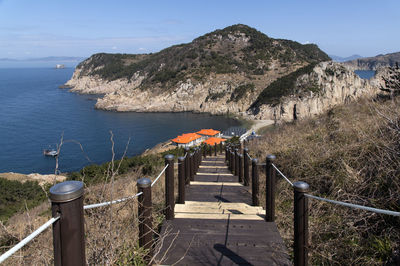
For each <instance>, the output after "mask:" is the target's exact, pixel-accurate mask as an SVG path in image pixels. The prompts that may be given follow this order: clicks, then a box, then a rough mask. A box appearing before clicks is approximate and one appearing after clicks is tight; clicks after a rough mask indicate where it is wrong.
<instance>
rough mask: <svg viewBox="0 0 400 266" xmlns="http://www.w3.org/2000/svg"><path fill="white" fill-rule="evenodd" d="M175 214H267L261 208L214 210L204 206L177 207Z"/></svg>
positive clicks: (215, 208) (216, 208) (217, 208)
mask: <svg viewBox="0 0 400 266" xmlns="http://www.w3.org/2000/svg"><path fill="white" fill-rule="evenodd" d="M175 213H197V214H200V213H203V214H206V213H208V214H211V213H221V214H224V213H233V214H241V215H244V214H265V211H264V210H262V209H259V208H256V207H254V208H222V207H221V208H219V207H218V206H215V207H214V208H210V207H203V206H185V205H180V206H175Z"/></svg>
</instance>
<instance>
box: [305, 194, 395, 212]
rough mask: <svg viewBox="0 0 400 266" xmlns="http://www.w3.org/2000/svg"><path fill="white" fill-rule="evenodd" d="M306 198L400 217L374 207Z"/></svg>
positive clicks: (319, 198)
mask: <svg viewBox="0 0 400 266" xmlns="http://www.w3.org/2000/svg"><path fill="white" fill-rule="evenodd" d="M304 196H306V197H308V198H311V199H316V200H321V201H325V202H329V203H333V204H337V205H342V206H345V207H349V208H354V209H360V210H365V211H370V212H375V213H380V214H387V215H393V216H400V212H394V211H389V210H383V209H377V208H373V207H368V206H363V205H358V204H352V203H347V202H343V201H337V200H330V199H326V198H321V197H317V196H314V195H310V194H304Z"/></svg>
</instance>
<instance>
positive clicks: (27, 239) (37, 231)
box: [0, 216, 60, 263]
mask: <svg viewBox="0 0 400 266" xmlns="http://www.w3.org/2000/svg"><path fill="white" fill-rule="evenodd" d="M58 219H60V216H58V217H53V218H51V219H50V220H48V221H47V222H46V223H45V224H43V225H42V226H40V227H39V228H38V229H36V231H34V232H33V233H32V234H30V235H29V236H27V237H25V238H24V239H23V240H22V241H21V242H19V243H18V244H16V245H15V246H14V247H13V248H11V249H10V250H8V251H7V252H6V253H4V254H3V255H1V256H0V263H2V262H3V261H5V260H6V259H8V258H9V257H10V256H11V255H12V254H14V253H15V252H17V251H18V250H19V249H21V248H22V247H23V246H25V245H26V244H28V243H29V242H30V241H31V240H32V239H34V238H35V237H36V236H37V235H39V234H40V233H41V232H43V231H44V230H46V229H47V228H48V227H49V226H50V225H52V224H53V223H55V222H56V221H57V220H58Z"/></svg>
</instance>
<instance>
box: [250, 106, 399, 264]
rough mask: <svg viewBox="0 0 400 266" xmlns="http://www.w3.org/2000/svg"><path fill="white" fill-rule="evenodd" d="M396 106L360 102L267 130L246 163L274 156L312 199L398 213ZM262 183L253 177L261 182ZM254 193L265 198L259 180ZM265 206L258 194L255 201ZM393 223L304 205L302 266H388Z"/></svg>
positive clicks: (284, 196)
mask: <svg viewBox="0 0 400 266" xmlns="http://www.w3.org/2000/svg"><path fill="white" fill-rule="evenodd" d="M399 117H400V106H399V99H397V100H395V101H386V102H372V101H368V100H360V101H359V102H358V103H353V104H350V105H347V106H340V107H337V108H334V109H332V110H330V111H329V112H328V113H327V114H324V115H321V116H319V117H317V118H314V119H309V120H307V121H300V122H298V123H297V124H286V125H282V126H279V127H277V128H275V129H274V130H271V131H269V132H268V133H267V135H266V136H264V137H263V138H262V139H260V140H256V142H253V143H251V144H250V151H251V154H252V156H253V157H257V158H259V159H261V158H262V160H265V156H266V155H267V154H271V153H272V154H275V155H276V156H277V160H276V165H277V166H278V167H279V168H280V169H281V171H282V172H284V173H285V174H286V175H287V176H288V177H289V178H291V179H292V180H293V181H300V180H301V181H305V182H307V183H308V184H309V185H310V192H311V193H312V194H314V195H317V196H323V197H327V198H330V199H336V200H341V201H346V202H352V203H356V204H361V205H367V206H374V207H377V208H383V209H389V210H394V211H399V210H400V206H399V205H400V203H399V202H400V201H399V200H400V198H399V187H400V179H399V177H400V157H399V155H400V145H399V143H400V126H399V125H400V120H399ZM264 176H265V175H263V174H261V175H260V177H261V180H263V179H265V178H263V177H264ZM278 180H280V181H279V182H278V195H277V214H276V217H277V224H278V227H279V230H280V232H281V234H282V236H283V237H284V239H285V242H286V244H287V246H288V248H289V250H290V251H291V252H292V247H291V246H292V241H293V192H292V189H291V187H290V186H289V185H288V184H287V183H286V182H285V181H283V180H282V179H278ZM261 186H262V188H261V191H265V189H264V188H265V180H263V181H262V185H261ZM261 197H262V200H263V204H265V193H264V194H263V195H262V196H261ZM399 226H400V222H399V220H398V218H395V217H392V216H387V215H379V214H374V213H370V212H365V211H360V210H354V209H348V208H345V207H339V206H334V205H331V204H328V203H323V202H318V201H315V200H310V218H309V228H310V243H311V246H310V251H309V255H310V264H312V265H353V264H361V265H377V264H382V263H393V260H394V259H395V257H396V256H397V255H396V254H397V251H398V249H399V244H398V243H399V240H400V230H399V228H400V227H399Z"/></svg>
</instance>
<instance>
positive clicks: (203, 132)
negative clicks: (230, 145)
mask: <svg viewBox="0 0 400 266" xmlns="http://www.w3.org/2000/svg"><path fill="white" fill-rule="evenodd" d="M196 133H197V134H199V135H202V136H204V137H219V136H220V135H221V131H218V130H214V129H202V130H200V131H197V132H196Z"/></svg>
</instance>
